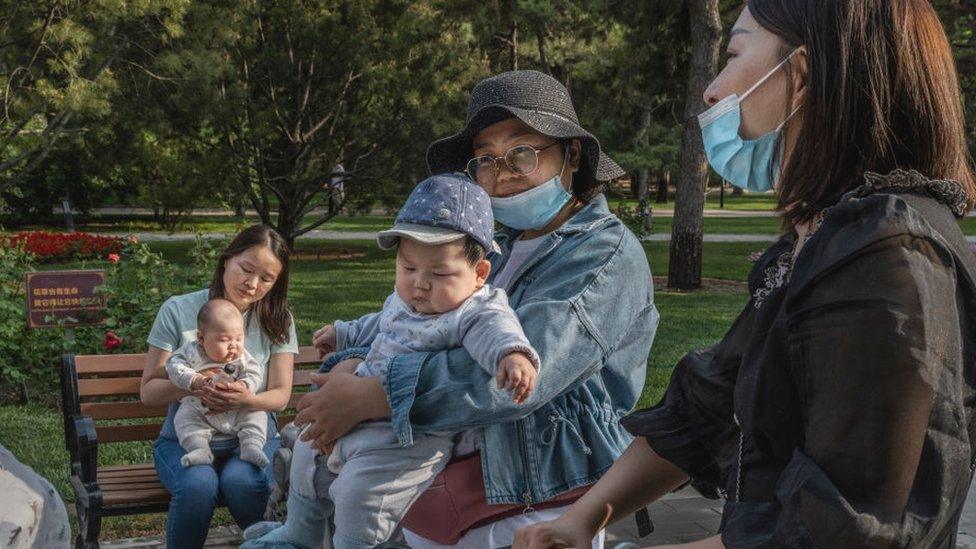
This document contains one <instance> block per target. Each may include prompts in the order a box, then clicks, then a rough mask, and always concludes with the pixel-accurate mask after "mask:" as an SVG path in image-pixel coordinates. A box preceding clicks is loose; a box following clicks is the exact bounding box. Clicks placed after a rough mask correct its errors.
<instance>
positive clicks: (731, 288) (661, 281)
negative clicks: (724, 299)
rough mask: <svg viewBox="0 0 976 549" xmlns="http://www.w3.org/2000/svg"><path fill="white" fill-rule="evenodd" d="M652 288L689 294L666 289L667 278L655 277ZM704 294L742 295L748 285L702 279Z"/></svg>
mask: <svg viewBox="0 0 976 549" xmlns="http://www.w3.org/2000/svg"><path fill="white" fill-rule="evenodd" d="M654 288H655V290H656V291H660V292H674V293H689V292H684V291H681V290H673V289H670V288H668V277H666V276H655V277H654ZM695 291H704V292H715V293H720V294H742V293H746V292H748V291H749V283H748V282H742V281H739V280H726V279H724V278H702V287H701V290H695Z"/></svg>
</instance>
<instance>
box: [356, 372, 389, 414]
mask: <svg viewBox="0 0 976 549" xmlns="http://www.w3.org/2000/svg"><path fill="white" fill-rule="evenodd" d="M360 379H362V380H363V382H364V383H365V385H364V388H365V391H364V392H365V393H366V394H365V395H364V396H365V397H366V398H364V399H363V403H364V410H363V412H364V414H365V415H366V416H367V417H366V418H364V419H385V418H388V417H390V413H391V410H390V402H389V400H387V397H386V391H385V390H383V384H382V383H381V382H380V378H378V377H368V378H360Z"/></svg>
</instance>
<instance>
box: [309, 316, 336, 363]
mask: <svg viewBox="0 0 976 549" xmlns="http://www.w3.org/2000/svg"><path fill="white" fill-rule="evenodd" d="M312 346H313V347H315V348H316V349H317V350H318V352H319V358H322V357H324V356H325V355H326V354H328V353H331V352H332V351H335V348H336V331H335V327H334V326H332V325H331V324H326V325H325V326H322V327H321V328H319V329H318V330H316V331H315V334H313V335H312Z"/></svg>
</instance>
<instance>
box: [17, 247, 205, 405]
mask: <svg viewBox="0 0 976 549" xmlns="http://www.w3.org/2000/svg"><path fill="white" fill-rule="evenodd" d="M121 242H122V247H121V248H120V249H119V250H118V251H117V254H118V259H117V260H116V261H107V260H105V256H102V258H103V260H102V261H99V262H98V264H97V266H98V267H100V268H104V269H105V285H104V286H102V287H101V289H100V290H99V291H100V292H101V293H102V294H103V295H104V296H105V299H106V306H105V323H104V325H100V326H81V327H77V328H75V329H74V338H73V339H71V340H69V339H66V337H65V330H64V327H63V326H59V327H55V328H45V329H33V330H32V329H28V328H27V320H26V318H27V312H26V306H27V303H26V295H25V288H24V280H25V276H24V274H25V273H26V272H28V271H30V270H33V269H34V267H35V266H36V260H35V256H34V255H33V254H30V253H28V252H27V250H26V247H25V246H24V245H23V243H22V242H21V243H20V244H19V245H17V246H11V245H4V246H0V404H2V403H4V402H9V401H22V400H28V401H30V400H38V399H39V400H41V401H42V402H44V403H46V404H54V403H55V402H56V401H57V400H58V394H59V393H58V376H57V368H58V365H59V361H60V356H61V354H62V353H65V352H70V353H76V354H106V353H109V352H111V353H141V352H145V350H146V343H145V342H146V336H147V335H148V334H149V329H150V328H151V327H152V323H153V320H154V319H155V317H156V312H157V311H158V310H159V307H160V305H162V303H163V301H165V300H166V298H168V297H169V296H172V295H177V294H181V293H186V292H189V291H193V290H198V289H200V288H203V287H206V286H208V285H209V283H210V277H211V275H212V273H213V266H214V263H215V259H216V255H217V253H218V251H219V250H220V249H221V247H222V245H223V243H222V242H219V241H218V242H214V241H205V240H203V239H202V238H198V239H197V242H196V244H195V245H194V247H193V248H192V249H191V251H190V252H189V259H190V263H189V264H176V263H174V262H171V261H167V260H166V259H164V258H163V257H162V255H160V254H158V253H155V252H153V251H151V250H150V249H149V247H148V246H146V245H145V244H140V243H138V242H135V241H134V240H133V241H129V242H126V241H121ZM93 266H94V265H92V264H91V263H84V262H82V263H80V264H77V265H71V266H70V268H91V267H93ZM109 332H111V334H109Z"/></svg>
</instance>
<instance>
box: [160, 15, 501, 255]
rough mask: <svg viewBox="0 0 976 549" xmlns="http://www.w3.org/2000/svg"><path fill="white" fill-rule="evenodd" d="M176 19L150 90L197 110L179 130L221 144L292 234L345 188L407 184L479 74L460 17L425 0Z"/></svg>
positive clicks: (262, 211) (375, 193) (330, 206)
mask: <svg viewBox="0 0 976 549" xmlns="http://www.w3.org/2000/svg"><path fill="white" fill-rule="evenodd" d="M185 24H186V27H187V33H186V37H185V39H184V40H181V41H178V42H176V43H174V44H173V45H171V46H170V47H169V48H168V50H166V51H163V52H161V53H160V55H159V56H158V58H157V61H156V65H157V66H159V67H160V70H161V71H165V70H168V71H169V72H168V73H166V74H168V75H169V76H170V77H171V80H172V81H173V83H172V84H171V83H169V82H160V83H158V84H157V85H156V86H155V88H156V92H155V94H154V95H155V97H156V99H155V100H156V102H157V103H158V104H159V105H161V106H162V107H161V108H162V109H163V110H165V111H167V112H169V113H170V114H169V116H171V117H173V118H175V119H183V120H197V121H198V122H197V124H196V126H194V125H192V124H187V125H186V128H184V131H185V132H188V133H191V134H192V135H196V136H198V137H199V138H200V139H202V140H204V141H205V142H206V143H212V142H215V143H216V144H217V146H216V147H215V148H214V150H213V154H214V155H217V156H220V157H221V158H222V159H223V160H224V163H225V166H226V171H227V173H228V175H229V177H230V179H231V180H233V181H235V182H236V183H235V185H233V187H234V188H236V189H237V192H239V193H241V194H244V195H246V196H247V197H248V200H249V202H250V204H251V205H252V207H254V208H255V209H256V210H257V212H258V215H259V216H260V217H261V220H262V222H264V223H267V224H269V225H272V226H274V227H275V228H276V229H277V230H278V231H279V232H281V234H282V235H283V236H284V237H285V238H286V240H288V241H289V243H291V242H293V241H294V239H295V238H297V237H299V236H301V235H302V234H305V233H307V232H308V231H310V230H313V229H315V228H316V227H319V226H321V225H323V224H324V223H326V222H328V220H329V219H330V218H331V217H332V216H333V215H335V214H336V213H337V212H338V210H339V209H340V208H341V206H342V204H341V202H342V201H344V200H346V197H349V199H350V200H354V201H355V200H359V199H362V200H363V202H364V203H372V201H373V200H376V199H380V200H384V199H385V198H387V197H388V196H389V195H391V194H395V195H396V196H397V197H399V196H402V195H403V194H405V191H406V190H408V189H409V186H410V185H412V184H413V183H414V182H415V181H417V180H418V178H419V177H422V176H423V175H425V174H426V173H427V170H426V165H425V163H424V160H423V159H424V156H423V152H424V150H425V147H426V144H427V143H429V142H430V141H431V140H432V139H433V138H434V137H436V136H439V135H443V133H447V132H448V129H451V130H453V129H454V125H455V124H456V122H455V123H452V124H448V123H446V122H445V120H448V119H449V120H452V121H453V119H454V115H456V114H457V113H463V108H464V107H463V105H464V100H463V97H462V96H463V90H465V89H467V88H469V87H470V84H469V83H470V82H472V81H473V80H474V79H475V78H477V76H478V75H481V74H483V73H484V67H483V65H482V64H479V60H478V59H477V58H474V59H472V58H471V57H470V52H469V50H468V42H467V36H466V35H465V32H464V29H463V28H461V24H460V23H459V22H456V21H455V20H452V18H451V17H449V14H448V13H446V12H445V11H443V10H441V9H438V8H437V7H436V6H435V5H432V3H429V2H409V1H406V0H356V1H352V0H346V1H342V2H329V3H318V2H304V1H301V0H286V1H281V2H261V1H256V0H249V1H241V2H236V1H230V0H221V1H214V2H207V3H199V4H195V5H194V6H193V9H192V10H191V13H190V15H189V16H188V18H187V21H186V23H185ZM340 167H341V169H340ZM338 181H342V183H343V189H344V192H343V193H342V194H341V195H339V194H337V193H335V192H334V191H335V189H336V187H337V186H336V185H335V184H334V183H336V182H338ZM391 189H392V190H391Z"/></svg>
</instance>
